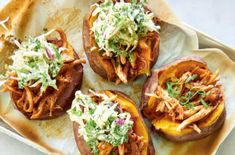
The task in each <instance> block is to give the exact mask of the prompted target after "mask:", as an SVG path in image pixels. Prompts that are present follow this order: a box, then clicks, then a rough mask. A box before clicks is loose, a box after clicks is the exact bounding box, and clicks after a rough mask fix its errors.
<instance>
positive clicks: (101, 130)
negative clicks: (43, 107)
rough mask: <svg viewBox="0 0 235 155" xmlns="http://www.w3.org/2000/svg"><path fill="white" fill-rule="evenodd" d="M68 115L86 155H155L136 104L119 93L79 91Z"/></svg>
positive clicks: (79, 147) (81, 149) (76, 137)
mask: <svg viewBox="0 0 235 155" xmlns="http://www.w3.org/2000/svg"><path fill="white" fill-rule="evenodd" d="M68 113H69V115H70V118H71V120H72V121H73V129H74V136H75V140H76V143H77V147H78V149H79V151H80V153H81V154H82V155H89V154H100V155H101V154H102V155H111V154H116V155H130V154H140V155H153V154H155V153H154V152H155V151H154V147H153V144H152V141H151V138H150V136H149V133H148V129H147V127H146V126H145V123H144V121H143V119H142V116H141V114H140V113H139V111H138V109H137V107H136V106H135V103H134V101H133V100H131V99H130V98H129V97H128V96H127V95H125V94H123V93H121V92H119V91H110V90H104V91H98V92H93V91H90V93H89V94H88V95H84V94H83V93H82V92H81V91H77V92H76V97H75V99H74V101H73V104H72V107H71V109H70V110H69V112H68Z"/></svg>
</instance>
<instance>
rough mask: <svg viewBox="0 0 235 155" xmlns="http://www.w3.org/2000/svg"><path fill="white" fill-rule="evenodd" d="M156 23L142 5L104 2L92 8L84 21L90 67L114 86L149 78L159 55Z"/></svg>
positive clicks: (140, 3) (84, 36)
mask: <svg viewBox="0 0 235 155" xmlns="http://www.w3.org/2000/svg"><path fill="white" fill-rule="evenodd" d="M158 22H159V20H158V19H157V18H156V17H154V16H153V14H152V13H151V11H150V10H148V9H147V8H146V7H145V6H144V4H143V3H142V2H137V1H136V2H130V1H112V0H105V1H104V2H99V3H97V4H94V5H92V6H91V8H90V10H89V12H88V13H87V15H86V17H85V19H84V22H83V45H84V49H85V52H86V55H87V57H88V60H89V63H90V66H91V68H92V69H93V70H94V71H95V72H96V73H97V74H99V75H100V76H101V77H103V78H104V79H108V80H109V81H113V82H116V83H117V84H118V83H120V82H123V83H127V82H128V81H130V80H134V79H136V78H137V77H138V76H140V75H147V76H148V75H149V74H150V69H151V67H152V66H153V65H154V64H155V62H156V60H157V57H158V53H159V40H160V39H159V35H158V30H159V28H160V26H159V25H158Z"/></svg>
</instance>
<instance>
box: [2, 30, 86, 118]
mask: <svg viewBox="0 0 235 155" xmlns="http://www.w3.org/2000/svg"><path fill="white" fill-rule="evenodd" d="M56 31H57V32H58V33H59V34H60V39H48V40H47V41H48V42H50V43H52V44H54V45H55V46H57V47H62V46H63V47H65V48H66V50H64V51H62V52H61V56H62V58H63V60H64V64H63V66H62V68H61V70H60V72H59V73H58V75H57V76H56V77H55V79H56V85H57V89H54V88H52V87H47V89H46V90H45V92H43V93H41V92H40V87H41V84H40V83H39V84H38V85H37V86H35V87H28V86H25V87H24V88H23V89H19V88H18V82H17V80H14V79H9V80H7V82H6V83H5V84H4V88H3V91H9V92H10V93H11V97H12V100H13V103H14V106H15V108H17V109H18V110H19V111H20V112H21V113H23V114H24V115H25V117H26V118H28V119H32V120H44V119H52V118H55V117H58V116H60V115H62V114H64V113H65V112H66V111H67V110H68V109H69V108H70V106H71V104H72V100H73V99H74V97H75V92H76V90H77V89H80V87H81V84H82V78H83V66H82V63H84V60H80V59H79V57H78V55H77V53H76V52H75V51H74V49H73V47H72V46H71V45H70V44H69V43H68V42H67V38H66V35H65V33H64V32H63V31H62V30H61V29H56ZM12 74H13V75H12V76H17V75H16V74H15V73H12Z"/></svg>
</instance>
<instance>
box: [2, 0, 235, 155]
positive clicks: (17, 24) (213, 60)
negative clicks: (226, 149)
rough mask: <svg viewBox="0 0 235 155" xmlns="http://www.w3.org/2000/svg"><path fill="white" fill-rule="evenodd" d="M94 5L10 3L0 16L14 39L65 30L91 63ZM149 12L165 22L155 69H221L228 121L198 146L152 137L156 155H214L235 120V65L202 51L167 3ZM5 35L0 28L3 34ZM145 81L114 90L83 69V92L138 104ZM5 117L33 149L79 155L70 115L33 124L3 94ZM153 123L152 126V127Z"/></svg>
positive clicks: (82, 1) (156, 3)
mask: <svg viewBox="0 0 235 155" xmlns="http://www.w3.org/2000/svg"><path fill="white" fill-rule="evenodd" d="M90 4H92V1H91V0H88V1H87V0H35V1H32V0H11V2H10V3H9V4H8V5H7V6H5V7H4V8H3V10H2V11H0V20H3V19H5V18H6V17H8V16H9V17H10V20H9V22H8V23H7V26H8V28H9V29H10V30H11V33H12V34H14V35H15V36H17V37H18V38H21V39H23V38H24V37H25V36H28V35H31V36H35V35H38V34H40V33H43V28H47V29H52V28H58V27H59V28H62V29H63V30H64V31H65V33H66V34H67V37H68V40H69V42H70V43H71V44H72V45H73V47H74V49H75V50H76V51H77V52H78V54H79V55H80V57H82V58H84V59H86V56H85V54H84V50H83V46H82V39H81V38H82V21H83V17H84V15H85V13H86V12H87V10H88V8H89V6H90ZM149 8H150V9H152V10H153V12H154V13H155V14H156V15H157V16H158V17H159V18H160V19H162V20H163V21H164V22H163V23H162V24H161V32H160V37H161V43H160V55H159V58H158V61H157V63H156V65H155V66H154V68H158V67H160V66H162V65H164V64H166V63H169V62H171V61H173V60H174V59H175V58H179V57H181V56H184V55H192V54H195V55H199V56H201V57H203V58H204V59H205V61H206V62H207V63H208V65H209V66H210V68H211V69H212V70H215V69H216V68H220V69H221V70H220V71H221V72H220V74H221V83H222V84H223V86H224V90H225V95H226V96H225V97H226V108H227V117H226V123H225V125H224V126H223V128H222V129H221V130H220V131H219V132H217V133H214V134H213V135H211V136H209V137H208V138H205V139H203V140H199V141H193V142H186V143H173V142H170V141H167V140H165V139H164V138H162V137H159V136H158V135H156V134H155V133H154V132H152V131H151V136H152V139H153V141H154V144H155V149H156V154H160V155H162V154H212V153H215V152H216V150H217V148H218V146H219V144H221V143H222V142H223V140H224V139H225V137H226V136H227V135H228V134H229V132H230V131H231V130H232V127H233V125H234V121H233V117H234V116H235V113H234V112H235V110H234V108H235V106H234V104H233V102H232V101H233V100H234V95H233V94H234V85H235V81H234V80H233V79H234V78H235V73H233V70H235V64H234V62H233V61H232V60H231V59H230V58H229V57H228V56H227V55H225V54H224V53H223V52H222V51H220V50H217V49H204V50H197V51H192V50H196V49H198V38H197V34H196V32H195V31H192V30H190V29H189V28H187V27H185V26H183V25H182V24H181V22H180V21H179V20H178V19H177V17H176V16H175V15H174V13H172V12H171V10H170V8H169V7H168V5H167V4H166V3H165V2H164V1H163V0H149ZM1 33H5V30H4V29H2V28H0V34H1ZM9 55H11V51H9V50H8V51H7V50H6V49H5V50H0V65H1V68H3V65H5V63H7V62H8V61H6V60H7V58H8V56H9ZM144 80H145V77H142V78H139V79H138V80H137V81H135V82H132V83H129V84H128V85H124V84H122V85H118V86H116V85H114V84H113V83H110V82H107V81H106V80H103V79H102V78H100V77H99V76H98V75H96V74H95V73H94V72H93V71H92V70H91V68H90V67H89V63H88V61H87V63H86V65H84V77H83V86H82V90H83V91H85V92H86V91H87V90H88V89H94V90H101V89H113V90H114V89H116V90H120V91H123V92H125V93H126V94H128V95H130V96H131V98H133V99H134V100H135V101H136V103H137V104H139V102H140V101H139V99H140V92H141V88H142V84H143V82H144ZM0 117H1V119H2V120H3V121H5V122H6V123H7V124H8V125H9V126H11V127H12V128H13V129H15V130H16V131H17V132H18V133H19V134H21V135H22V136H24V137H25V138H27V139H29V140H31V141H33V142H34V143H35V145H34V147H36V148H38V149H40V150H42V151H43V152H46V153H48V154H73V155H77V154H79V152H78V151H77V148H76V144H75V141H74V139H73V132H72V125H71V122H70V120H69V118H68V115H67V114H65V115H63V116H61V117H59V118H56V119H53V120H49V121H30V120H27V119H26V118H25V117H24V116H23V115H22V114H21V113H20V112H18V111H17V110H16V109H14V107H13V106H12V103H11V99H10V96H9V94H8V93H0ZM147 123H148V122H147Z"/></svg>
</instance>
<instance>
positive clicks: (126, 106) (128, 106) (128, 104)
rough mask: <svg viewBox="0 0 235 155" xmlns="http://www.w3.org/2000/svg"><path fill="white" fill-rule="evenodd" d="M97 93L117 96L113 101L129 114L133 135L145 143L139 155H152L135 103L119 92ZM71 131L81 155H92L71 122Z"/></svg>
mask: <svg viewBox="0 0 235 155" xmlns="http://www.w3.org/2000/svg"><path fill="white" fill-rule="evenodd" d="M99 93H105V94H106V95H108V96H109V97H111V96H114V95H117V97H116V99H115V100H116V101H117V102H118V103H119V106H121V107H122V109H123V110H124V111H127V112H129V113H130V114H131V117H132V119H133V122H134V127H133V131H134V133H136V135H138V136H142V137H143V140H144V141H145V142H147V143H146V144H147V145H146V146H144V149H143V152H142V154H141V155H154V154H155V151H154V147H153V144H152V140H151V138H150V135H149V133H148V128H147V127H146V125H145V123H144V120H143V118H142V116H141V114H140V112H139V110H138V109H137V107H136V105H135V102H134V101H133V100H132V99H130V98H129V97H128V96H127V95H125V94H124V93H122V92H119V91H111V90H104V91H99ZM73 130H74V136H75V140H76V143H77V147H78V149H79V151H80V153H81V155H92V152H91V150H90V149H89V148H88V147H87V145H86V143H85V141H84V139H83V136H80V135H79V133H78V124H77V123H76V122H73Z"/></svg>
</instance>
